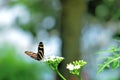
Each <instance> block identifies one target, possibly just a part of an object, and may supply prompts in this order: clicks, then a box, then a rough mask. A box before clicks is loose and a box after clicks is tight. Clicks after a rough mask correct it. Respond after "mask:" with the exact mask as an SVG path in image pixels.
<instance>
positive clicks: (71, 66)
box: [66, 63, 74, 70]
mask: <svg viewBox="0 0 120 80" xmlns="http://www.w3.org/2000/svg"><path fill="white" fill-rule="evenodd" d="M66 68H67V69H69V70H74V65H73V64H71V63H70V64H67V67H66Z"/></svg>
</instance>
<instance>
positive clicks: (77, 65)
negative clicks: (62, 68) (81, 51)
mask: <svg viewBox="0 0 120 80" xmlns="http://www.w3.org/2000/svg"><path fill="white" fill-rule="evenodd" d="M86 64H87V62H85V61H83V60H79V61H73V62H72V63H69V64H67V69H68V70H69V71H70V73H71V74H76V75H79V74H80V71H81V69H82V68H83V66H84V65H86Z"/></svg>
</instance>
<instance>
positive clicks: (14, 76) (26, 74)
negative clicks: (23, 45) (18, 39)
mask: <svg viewBox="0 0 120 80" xmlns="http://www.w3.org/2000/svg"><path fill="white" fill-rule="evenodd" d="M0 52H1V53H0V80H43V77H42V76H40V75H41V74H42V73H44V71H46V70H45V69H46V66H45V65H44V66H39V65H37V64H36V63H32V62H31V63H30V62H25V60H24V58H22V57H20V55H19V54H18V51H17V50H16V49H15V46H13V45H11V44H8V43H3V45H0ZM43 68H44V70H43Z"/></svg>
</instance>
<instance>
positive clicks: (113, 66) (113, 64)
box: [112, 60, 119, 69]
mask: <svg viewBox="0 0 120 80" xmlns="http://www.w3.org/2000/svg"><path fill="white" fill-rule="evenodd" d="M118 67H119V61H118V60H116V61H114V62H113V63H112V69H116V68H118Z"/></svg>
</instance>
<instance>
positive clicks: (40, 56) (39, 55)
mask: <svg viewBox="0 0 120 80" xmlns="http://www.w3.org/2000/svg"><path fill="white" fill-rule="evenodd" d="M25 54H27V55H28V56H30V57H31V58H33V59H35V60H38V61H40V60H42V59H43V57H44V45H43V42H40V43H39V45H38V52H37V53H34V52H31V51H25Z"/></svg>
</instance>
